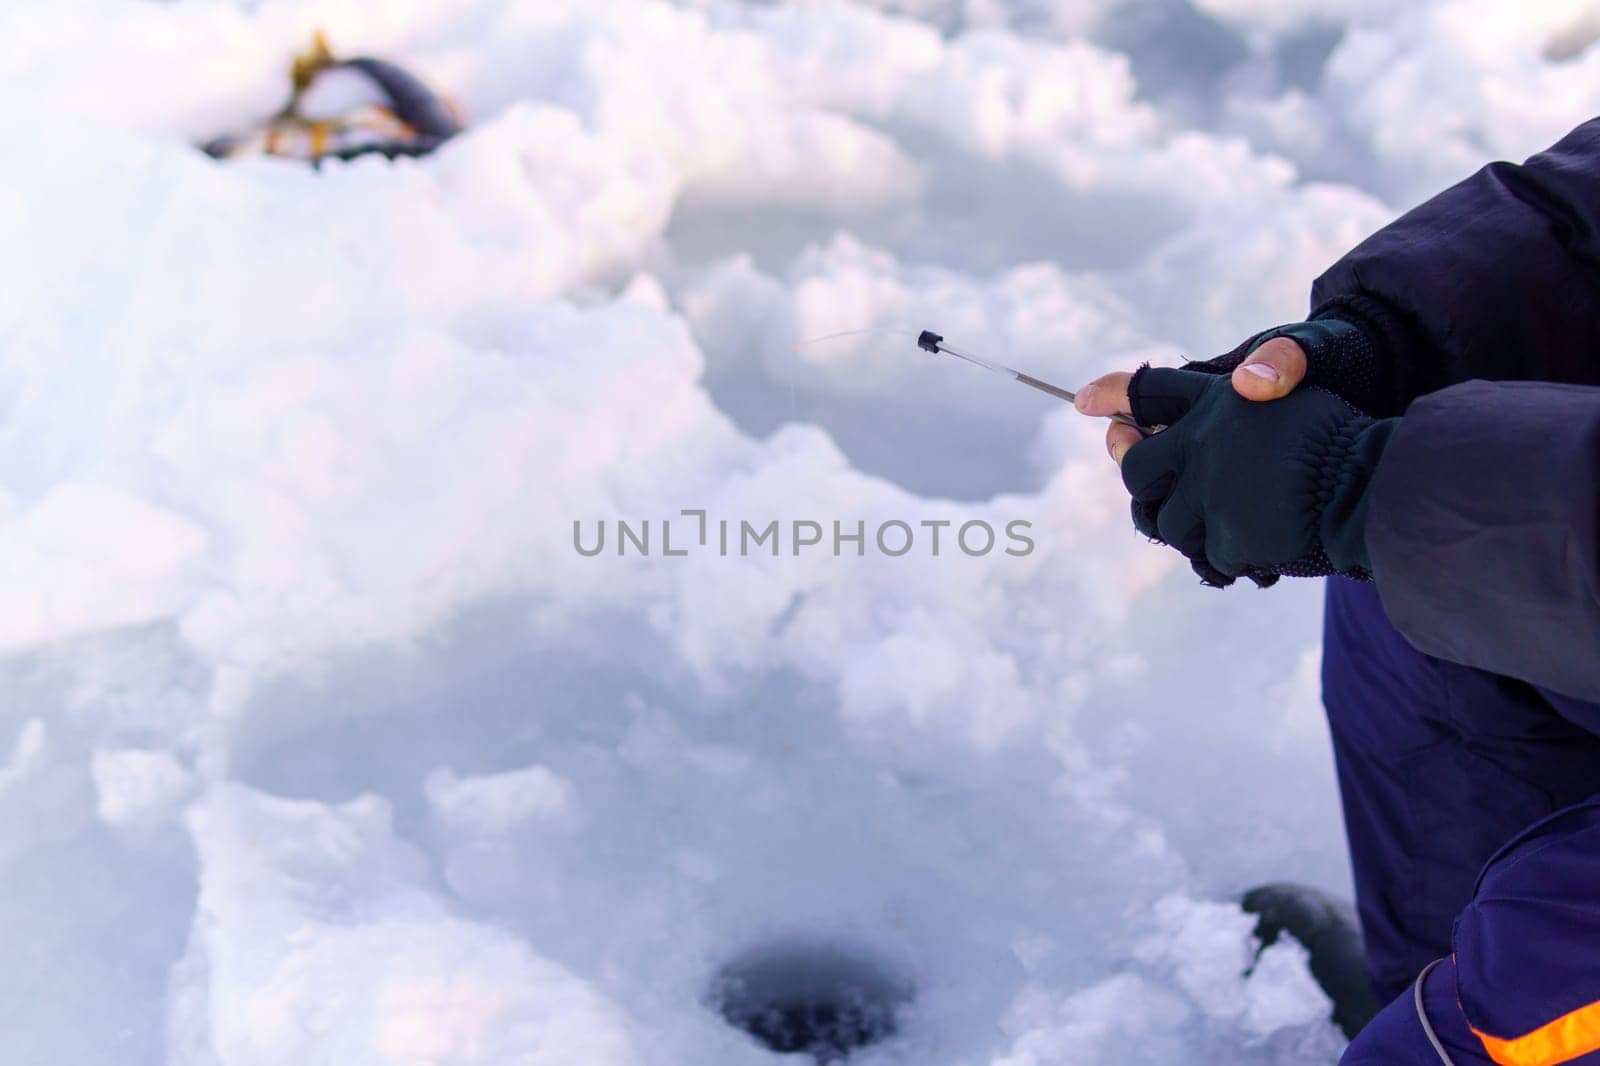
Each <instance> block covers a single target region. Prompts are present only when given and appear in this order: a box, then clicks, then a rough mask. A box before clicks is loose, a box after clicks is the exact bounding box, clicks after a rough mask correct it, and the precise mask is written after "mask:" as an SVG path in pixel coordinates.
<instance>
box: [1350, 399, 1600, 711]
mask: <svg viewBox="0 0 1600 1066" xmlns="http://www.w3.org/2000/svg"><path fill="white" fill-rule="evenodd" d="M1366 538H1367V548H1368V551H1369V552H1370V554H1371V558H1372V569H1373V579H1374V581H1375V582H1376V583H1377V587H1378V595H1379V597H1380V598H1381V599H1382V601H1383V606H1384V610H1385V611H1386V612H1387V614H1388V615H1389V618H1390V620H1391V621H1392V622H1393V623H1394V625H1395V628H1397V629H1399V630H1400V632H1401V633H1402V634H1404V635H1405V637H1406V639H1407V640H1409V641H1410V642H1411V643H1412V644H1413V645H1415V646H1416V647H1417V648H1418V649H1419V650H1420V651H1422V652H1424V653H1426V654H1428V655H1432V656H1435V657H1437V658H1441V659H1447V660H1449V661H1451V662H1457V663H1462V664H1464V665H1467V666H1473V667H1477V668H1479V669H1482V670H1487V671H1490V672H1492V673H1496V674H1504V675H1509V676H1511V677H1516V678H1521V679H1522V680H1524V681H1529V682H1532V683H1533V684H1536V685H1540V686H1543V687H1545V688H1548V689H1552V690H1554V691H1556V692H1559V693H1562V694H1565V695H1568V696H1572V697H1575V698H1577V699H1581V700H1589V701H1600V388H1594V387H1584V386H1574V385H1557V384H1548V383H1538V382H1487V381H1473V382H1468V383H1466V384H1462V385H1456V386H1453V387H1450V388H1447V389H1443V390H1441V391H1439V392H1436V393H1433V394H1431V395H1428V396H1424V397H1422V398H1421V399H1419V400H1417V401H1416V402H1415V403H1414V404H1412V406H1411V409H1410V411H1409V412H1408V413H1407V414H1406V416H1405V418H1403V419H1401V420H1400V426H1399V428H1398V429H1397V430H1396V431H1395V434H1394V436H1393V437H1392V438H1391V439H1390V441H1389V445H1388V447H1387V448H1386V449H1385V451H1384V455H1383V459H1382V460H1381V461H1380V462H1379V464H1378V468H1377V471H1376V473H1375V474H1374V475H1373V480H1372V486H1371V505H1370V510H1369V511H1368V515H1367V521H1366Z"/></svg>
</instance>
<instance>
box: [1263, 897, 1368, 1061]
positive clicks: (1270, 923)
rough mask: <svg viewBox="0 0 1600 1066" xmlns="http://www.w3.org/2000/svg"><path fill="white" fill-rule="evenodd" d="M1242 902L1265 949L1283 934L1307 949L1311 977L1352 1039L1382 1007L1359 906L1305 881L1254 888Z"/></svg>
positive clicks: (1334, 1015) (1340, 1024)
mask: <svg viewBox="0 0 1600 1066" xmlns="http://www.w3.org/2000/svg"><path fill="white" fill-rule="evenodd" d="M1240 905H1241V906H1243V907H1244V910H1245V913H1247V914H1253V915H1255V916H1256V939H1257V940H1259V941H1261V949H1262V950H1266V949H1267V948H1268V947H1271V946H1272V945H1273V944H1276V943H1277V942H1278V938H1279V937H1280V936H1282V935H1283V934H1285V933H1288V934H1289V935H1290V936H1292V937H1294V938H1295V940H1297V941H1299V942H1300V945H1301V946H1302V947H1304V948H1305V949H1306V951H1307V952H1308V953H1309V954H1310V956H1311V976H1312V977H1314V978H1315V979H1316V982H1317V984H1318V985H1320V986H1322V990H1323V991H1324V992H1326V993H1327V994H1328V998H1329V999H1331V1000H1333V1024H1335V1025H1337V1026H1338V1027H1339V1028H1340V1029H1341V1030H1343V1031H1344V1035H1345V1036H1346V1037H1348V1038H1350V1039H1351V1040H1354V1039H1355V1036H1356V1034H1357V1033H1359V1032H1360V1031H1361V1030H1362V1028H1363V1027H1365V1026H1366V1024H1367V1023H1368V1022H1370V1021H1371V1020H1372V1019H1373V1016H1374V1015H1376V1014H1377V1013H1378V1007H1379V1004H1378V1001H1377V1000H1375V999H1374V998H1373V997H1372V989H1371V987H1370V986H1369V985H1368V983H1367V971H1366V967H1365V965H1364V964H1363V962H1362V955H1363V951H1362V943H1361V927H1360V925H1359V924H1358V923H1357V922H1356V912H1355V908H1354V907H1352V906H1351V905H1350V904H1348V903H1346V902H1344V901H1343V900H1338V899H1334V898H1333V897H1332V896H1329V895H1327V894H1326V893H1323V892H1319V891H1317V890H1316V889H1314V888H1310V887H1308V886H1306V885H1295V884H1288V883H1280V884H1272V885H1262V886H1261V887H1260V888H1253V889H1251V890H1250V891H1249V892H1246V893H1245V894H1244V899H1243V900H1241V901H1240ZM1258 954H1259V953H1258Z"/></svg>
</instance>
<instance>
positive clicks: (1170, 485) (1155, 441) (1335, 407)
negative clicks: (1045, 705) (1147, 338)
mask: <svg viewBox="0 0 1600 1066" xmlns="http://www.w3.org/2000/svg"><path fill="white" fill-rule="evenodd" d="M1128 399H1129V403H1130V406H1131V408H1132V410H1133V416H1134V417H1135V418H1136V419H1138V420H1139V422H1140V423H1141V424H1142V425H1147V426H1153V425H1154V426H1158V425H1164V426H1167V427H1168V428H1167V429H1166V430H1164V431H1163V432H1161V433H1158V434H1156V435H1155V436H1153V437H1150V438H1148V439H1146V440H1144V441H1141V442H1140V443H1138V444H1135V445H1134V446H1133V447H1132V448H1130V449H1128V451H1127V454H1126V455H1124V457H1123V460H1122V481H1123V483H1124V484H1125V485H1127V487H1128V491H1129V492H1130V493H1132V495H1133V524H1134V526H1135V527H1136V528H1137V529H1138V530H1139V532H1141V533H1143V534H1144V535H1145V536H1147V537H1150V538H1152V539H1153V540H1158V541H1160V542H1162V543H1163V544H1170V545H1171V546H1172V547H1174V548H1176V549H1178V551H1180V552H1182V553H1183V554H1184V555H1185V556H1187V557H1188V559H1189V561H1190V562H1191V563H1192V564H1193V566H1194V569H1195V572H1196V573H1197V574H1199V575H1200V578H1201V580H1202V581H1204V582H1205V583H1206V584H1208V585H1215V586H1217V587H1219V588H1220V587H1225V586H1227V585H1231V584H1232V583H1233V581H1234V579H1235V578H1238V577H1248V578H1251V579H1252V580H1254V581H1255V582H1256V584H1258V585H1261V586H1263V587H1264V586H1266V585H1270V584H1272V583H1273V582H1275V581H1276V580H1277V579H1278V576H1279V575H1282V574H1289V575H1292V576H1297V577H1317V576H1321V575H1324V574H1344V575H1346V576H1349V577H1358V578H1365V577H1367V576H1369V574H1370V571H1371V563H1370V561H1369V559H1368V556H1367V546H1366V537H1365V535H1364V532H1363V528H1364V526H1365V525H1366V515H1367V505H1368V492H1367V487H1368V485H1369V484H1370V482H1371V479H1372V473H1373V471H1374V470H1376V469H1377V466H1378V460H1379V458H1380V456H1382V454H1383V448H1384V445H1386V444H1387V443H1388V440H1389V436H1390V434H1392V433H1393V432H1394V430H1395V428H1396V427H1397V426H1398V425H1399V422H1400V420H1399V419H1398V418H1390V419H1386V420H1383V421H1375V420H1373V419H1371V418H1368V417H1367V416H1366V415H1363V414H1361V413H1360V412H1359V411H1357V410H1355V409H1354V408H1353V407H1351V406H1350V405H1349V404H1348V403H1346V402H1345V401H1343V400H1341V399H1339V397H1337V396H1335V395H1333V394H1332V393H1330V392H1324V391H1323V390H1321V389H1307V388H1301V389H1297V390H1295V391H1294V392H1292V393H1290V394H1289V395H1288V396H1286V397H1284V398H1283V399H1281V400H1273V401H1271V402H1270V403H1255V402H1252V401H1250V400H1246V399H1244V398H1242V397H1241V396H1239V395H1238V394H1237V393H1235V392H1234V391H1233V384H1232V383H1231V382H1230V381H1229V380H1228V379H1227V378H1225V377H1218V376H1215V375H1212V374H1205V373H1201V372H1199V371H1194V370H1168V369H1151V368H1149V367H1145V368H1143V369H1141V370H1140V371H1139V372H1138V373H1137V374H1135V375H1134V376H1133V380H1132V381H1131V382H1130V383H1129V385H1128Z"/></svg>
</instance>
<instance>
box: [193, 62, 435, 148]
mask: <svg viewBox="0 0 1600 1066" xmlns="http://www.w3.org/2000/svg"><path fill="white" fill-rule="evenodd" d="M330 71H350V72H352V73H355V74H357V75H360V77H361V78H362V79H364V80H365V81H366V82H367V83H368V84H369V85H370V86H371V87H372V88H374V89H376V90H377V92H378V94H380V95H381V96H382V97H383V98H384V100H385V103H383V104H381V105H377V104H368V105H363V106H359V107H353V108H351V109H350V110H348V111H346V112H345V113H343V114H341V115H338V116H336V117H331V118H313V117H310V116H308V115H306V114H304V113H303V112H302V109H301V105H302V101H303V98H304V97H305V94H306V92H307V91H308V90H309V89H310V88H311V87H312V85H314V84H315V83H316V82H317V80H318V79H319V78H320V77H321V76H322V75H324V74H326V73H328V72H330ZM290 80H291V83H292V88H291V90H290V94H289V100H288V102H287V103H285V104H284V105H283V107H282V109H280V110H279V111H278V112H277V113H276V114H275V115H272V116H271V117H270V118H268V119H266V120H265V121H264V122H261V123H258V124H256V125H255V126H252V127H250V128H249V129H247V130H243V131H240V132H236V133H225V134H222V135H221V136H218V137H213V138H212V139H210V140H208V141H206V142H205V143H203V144H202V145H201V146H200V150H201V151H203V152H205V153H206V154H207V155H209V156H211V157H212V158H213V159H231V158H233V157H235V156H240V155H249V154H260V155H271V156H282V157H286V158H290V159H305V160H308V161H309V162H310V163H311V164H312V165H313V166H318V165H320V164H321V162H322V160H324V159H330V158H331V159H344V160H347V159H355V158H357V157H358V156H363V155H381V156H383V157H384V158H386V159H395V158H398V157H400V156H423V155H427V154H428V153H429V152H432V151H433V150H434V149H436V148H438V147H439V146H440V145H441V144H443V143H444V142H445V141H447V140H449V139H450V138H451V137H454V136H455V135H456V134H458V133H460V132H461V129H462V125H461V120H460V118H459V117H458V116H457V114H456V112H455V110H454V108H452V107H451V105H450V104H449V103H448V102H446V101H445V100H444V99H443V98H442V97H440V96H439V95H438V94H437V93H435V92H434V91H433V90H432V89H430V88H428V86H427V85H426V84H424V83H423V82H422V80H421V79H419V78H417V77H416V76H415V75H413V74H411V73H410V72H409V71H406V70H405V69H403V68H401V67H399V66H397V65H396V64H394V63H391V62H389V61H388V60H385V59H375V58H373V57H371V56H356V57H354V58H351V59H339V58H337V57H336V56H335V55H334V54H333V51H332V49H330V48H329V47H328V42H327V39H326V38H325V37H324V36H323V35H322V34H321V33H320V32H319V33H318V34H317V35H316V37H315V39H314V40H313V41H312V44H311V47H310V48H309V49H307V50H306V51H305V52H303V53H301V54H300V55H298V56H296V57H295V60H294V64H293V66H292V68H291V72H290Z"/></svg>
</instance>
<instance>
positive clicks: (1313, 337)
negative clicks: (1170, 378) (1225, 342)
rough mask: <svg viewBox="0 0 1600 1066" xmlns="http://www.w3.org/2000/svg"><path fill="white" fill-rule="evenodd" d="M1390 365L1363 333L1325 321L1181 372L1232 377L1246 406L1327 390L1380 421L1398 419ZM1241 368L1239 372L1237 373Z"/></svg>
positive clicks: (1262, 338) (1268, 336)
mask: <svg viewBox="0 0 1600 1066" xmlns="http://www.w3.org/2000/svg"><path fill="white" fill-rule="evenodd" d="M1279 338H1286V339H1285V340H1280V339H1279ZM1290 341H1292V342H1293V343H1289V342H1290ZM1388 364H1389V361H1388V360H1386V359H1384V358H1383V356H1382V355H1381V353H1380V350H1379V346H1378V344H1377V342H1376V341H1374V339H1373V338H1372V337H1371V336H1370V335H1369V334H1368V332H1367V331H1366V330H1364V329H1362V328H1361V327H1359V326H1356V325H1354V324H1352V323H1350V322H1347V321H1345V320H1344V319H1341V318H1336V317H1332V316H1331V315H1324V316H1323V317H1321V318H1316V319H1312V320H1311V321H1308V322H1292V323H1290V324H1289V325H1286V326H1278V327H1276V328H1274V329H1269V330H1263V331H1262V332H1260V333H1257V334H1256V335H1255V336H1253V337H1251V338H1250V339H1249V340H1247V341H1245V342H1244V343H1243V344H1241V345H1239V347H1237V348H1235V349H1234V350H1233V351H1231V352H1228V353H1227V354H1226V355H1219V356H1217V357H1216V358H1214V359H1204V360H1197V361H1195V362H1192V363H1187V364H1185V367H1186V368H1187V369H1189V370H1198V371H1201V372H1203V373H1207V374H1229V375H1232V377H1233V383H1234V389H1235V391H1237V392H1238V393H1239V395H1241V396H1243V397H1245V398H1246V399H1249V400H1275V399H1278V398H1279V397H1282V396H1286V395H1288V394H1289V393H1290V392H1292V391H1293V390H1294V389H1295V388H1297V387H1300V386H1301V385H1304V386H1307V387H1311V388H1320V389H1327V390H1328V391H1329V392H1331V393H1334V394H1335V395H1337V396H1339V397H1341V398H1342V399H1344V400H1345V401H1346V402H1348V403H1349V404H1350V405H1351V406H1353V407H1355V408H1356V409H1357V410H1359V411H1364V412H1366V413H1367V414H1370V415H1378V416H1380V417H1381V416H1384V415H1390V414H1399V413H1400V412H1399V411H1398V410H1396V409H1395V404H1394V397H1393V392H1394V388H1393V383H1392V382H1391V381H1390V380H1389V379H1390V373H1389V370H1390V367H1389V365H1388ZM1240 367H1243V372H1237V371H1239V368H1240ZM1246 374H1248V375H1250V376H1248V377H1247V376H1245V375H1246Z"/></svg>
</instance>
